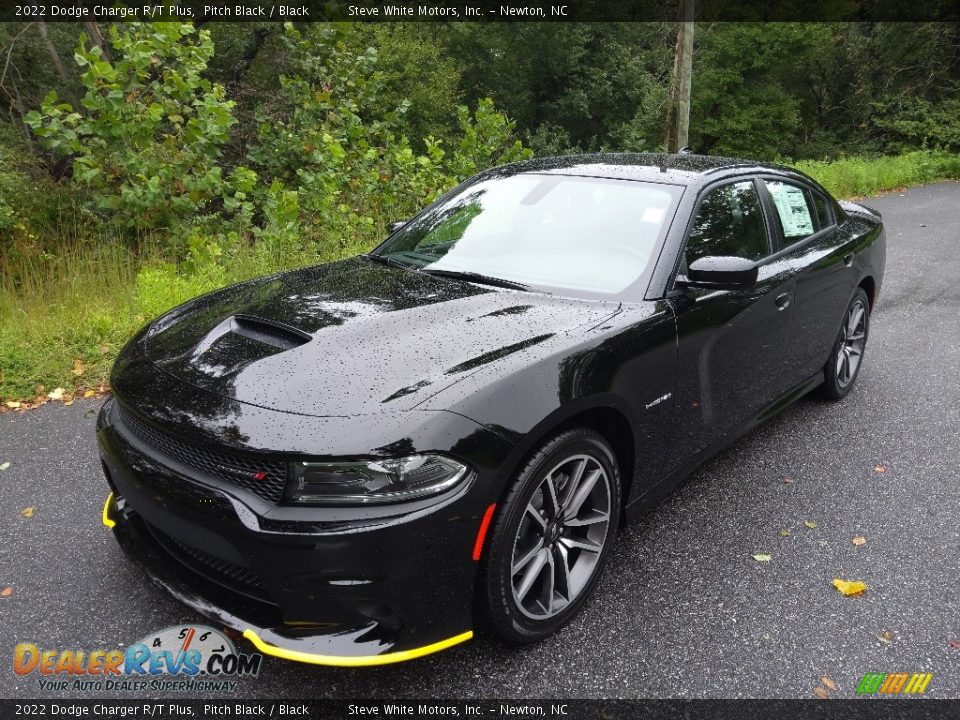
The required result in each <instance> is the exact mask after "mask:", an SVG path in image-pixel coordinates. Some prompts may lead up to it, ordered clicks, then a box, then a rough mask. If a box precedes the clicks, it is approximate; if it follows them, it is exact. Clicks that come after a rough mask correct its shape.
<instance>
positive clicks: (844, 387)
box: [822, 287, 870, 401]
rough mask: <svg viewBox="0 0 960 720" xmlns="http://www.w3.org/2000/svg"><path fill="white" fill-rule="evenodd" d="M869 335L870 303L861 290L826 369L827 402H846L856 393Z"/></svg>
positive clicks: (851, 302) (841, 329)
mask: <svg viewBox="0 0 960 720" xmlns="http://www.w3.org/2000/svg"><path fill="white" fill-rule="evenodd" d="M869 334H870V300H869V299H868V298H867V293H866V292H865V291H864V289H863V288H862V287H861V288H857V292H856V294H855V295H854V296H853V299H852V300H851V301H850V304H849V305H848V306H847V310H846V312H844V314H843V322H842V323H841V325H840V331H839V332H838V333H837V339H836V341H835V342H834V344H833V349H832V350H831V352H830V359H829V360H827V364H826V365H824V368H823V378H824V383H823V390H822V394H823V396H824V397H825V398H826V399H827V400H833V401H837V400H843V398H845V397H846V396H847V394H848V393H849V392H850V391H851V390H852V389H853V385H854V383H855V382H856V381H857V376H858V375H859V374H860V368H861V367H863V353H864V350H865V349H866V346H867V337H868V336H869Z"/></svg>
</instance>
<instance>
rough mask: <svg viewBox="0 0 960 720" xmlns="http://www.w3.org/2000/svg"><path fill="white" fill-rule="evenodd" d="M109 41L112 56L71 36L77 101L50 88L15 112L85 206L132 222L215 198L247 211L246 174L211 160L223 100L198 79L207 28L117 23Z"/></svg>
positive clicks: (177, 214)
mask: <svg viewBox="0 0 960 720" xmlns="http://www.w3.org/2000/svg"><path fill="white" fill-rule="evenodd" d="M110 46H111V56H112V57H113V58H114V59H112V60H111V59H108V58H107V57H105V56H104V53H103V52H102V51H101V49H100V48H99V47H97V46H95V45H89V44H88V40H87V38H86V36H85V35H84V36H81V40H80V44H79V45H78V47H77V49H76V53H75V55H74V59H75V60H76V63H77V65H79V66H80V67H81V68H82V69H83V73H82V75H81V76H80V81H81V83H82V85H83V88H84V95H83V98H82V99H81V100H80V103H79V104H80V107H79V108H76V109H75V108H74V107H73V106H72V105H71V104H70V103H65V102H58V99H57V93H56V92H55V91H51V92H50V94H49V95H48V96H47V97H46V99H45V100H44V102H43V105H42V107H41V109H40V111H36V110H34V111H31V112H29V113H28V114H27V115H26V117H25V118H24V120H25V122H26V123H27V124H28V125H29V126H30V127H31V128H32V129H33V131H34V132H35V133H36V135H37V136H38V137H39V138H40V139H41V140H42V142H43V144H44V146H45V147H46V148H47V149H48V150H50V151H51V152H53V153H54V154H55V155H57V156H61V157H64V156H65V157H71V158H72V159H73V163H72V165H73V180H74V183H76V184H78V185H81V186H84V187H85V188H87V189H88V190H89V196H88V199H89V208H90V209H91V210H93V211H95V212H97V213H98V214H99V215H100V216H102V217H104V218H107V219H109V220H110V221H111V222H116V223H119V224H121V225H123V226H124V227H126V228H130V229H135V230H143V229H154V228H168V227H173V226H176V225H178V224H180V223H182V222H184V221H187V220H191V219H192V218H194V216H196V215H197V214H198V213H199V214H202V213H203V212H205V211H207V210H208V209H209V207H210V204H211V203H212V202H213V201H215V200H216V201H219V202H220V203H222V204H223V206H224V207H225V208H227V209H228V210H229V209H232V210H234V211H237V210H249V208H248V207H247V205H246V200H245V196H246V193H247V192H248V191H249V189H250V187H251V185H252V182H253V177H252V176H251V174H250V172H249V171H247V170H246V169H244V168H237V169H235V170H234V171H233V172H232V173H230V174H229V175H228V174H226V173H225V172H224V171H223V168H221V167H220V165H219V164H218V162H217V161H218V157H219V153H220V147H221V146H222V145H223V143H224V142H225V141H226V140H227V137H228V133H229V130H230V127H231V125H233V123H234V119H233V117H232V115H231V109H232V107H233V102H232V101H230V100H227V99H226V97H225V94H224V89H223V87H222V86H220V85H218V84H215V83H211V82H210V81H209V80H207V79H206V78H204V77H203V74H202V73H203V71H204V70H205V69H206V67H207V62H208V61H209V59H210V57H211V56H212V55H213V43H212V42H211V41H210V35H209V33H207V32H205V31H199V32H198V31H196V30H195V29H194V28H193V26H192V25H190V24H181V23H156V24H151V25H146V24H141V23H130V24H118V25H113V26H112V27H111V28H110Z"/></svg>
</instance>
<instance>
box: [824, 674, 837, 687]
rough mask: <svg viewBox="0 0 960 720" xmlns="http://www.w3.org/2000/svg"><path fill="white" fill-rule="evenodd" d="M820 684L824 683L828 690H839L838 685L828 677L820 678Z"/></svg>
mask: <svg viewBox="0 0 960 720" xmlns="http://www.w3.org/2000/svg"><path fill="white" fill-rule="evenodd" d="M820 682H822V683H823V684H824V685H826V686H827V687H828V688H830V689H831V690H836V689H837V684H836V683H835V682H834V681H833V680H831V679H830V678H828V677H826V676H824V677H822V678H820Z"/></svg>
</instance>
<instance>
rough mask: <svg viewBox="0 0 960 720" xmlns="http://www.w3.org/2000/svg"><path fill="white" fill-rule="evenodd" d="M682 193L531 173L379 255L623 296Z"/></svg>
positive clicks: (410, 230) (430, 219)
mask: <svg viewBox="0 0 960 720" xmlns="http://www.w3.org/2000/svg"><path fill="white" fill-rule="evenodd" d="M678 195H679V190H678V189H677V188H676V187H674V186H670V185H659V184H654V183H646V182H637V181H632V180H610V179H606V178H592V177H579V176H567V175H539V174H534V173H529V174H520V175H512V176H507V177H491V178H487V179H483V180H480V181H477V182H474V183H470V184H468V185H466V186H464V187H463V188H462V189H460V190H459V191H458V192H456V193H455V194H454V195H452V196H451V197H449V198H447V199H446V200H444V201H443V202H442V203H440V204H439V205H437V206H435V207H433V208H431V209H429V210H427V211H426V212H424V213H422V214H421V215H419V216H418V217H417V218H415V219H414V220H413V221H411V222H410V223H408V224H407V225H405V226H404V227H403V229H401V230H399V231H398V232H397V233H395V234H394V235H393V237H391V238H390V240H389V241H387V243H386V244H385V245H383V246H382V247H381V248H380V249H379V250H377V253H376V254H378V255H383V256H387V257H389V258H391V259H392V260H395V261H396V262H399V263H403V264H404V265H408V266H410V267H411V268H415V269H418V270H425V271H427V272H430V271H441V270H443V271H453V272H473V273H480V274H482V275H486V276H489V277H495V278H500V279H504V280H512V281H516V282H521V283H524V284H527V285H532V286H535V287H543V288H560V289H563V290H573V291H585V292H588V293H600V294H613V293H619V292H621V291H622V290H624V289H625V288H627V287H628V286H629V285H631V284H632V283H634V282H636V281H637V280H638V279H639V278H640V277H641V275H643V274H644V273H645V272H647V271H648V269H649V267H650V265H651V263H652V260H653V259H654V250H655V248H656V246H657V243H658V242H659V240H660V238H661V237H662V235H663V234H664V233H665V232H666V228H667V224H668V223H667V221H668V218H670V216H671V212H670V210H671V209H672V208H673V206H674V204H675V201H676V198H677V196H678Z"/></svg>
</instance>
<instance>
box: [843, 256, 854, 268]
mask: <svg viewBox="0 0 960 720" xmlns="http://www.w3.org/2000/svg"><path fill="white" fill-rule="evenodd" d="M843 264H844V265H846V266H847V267H850V266H851V265H853V253H850V254H849V255H844V256H843Z"/></svg>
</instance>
